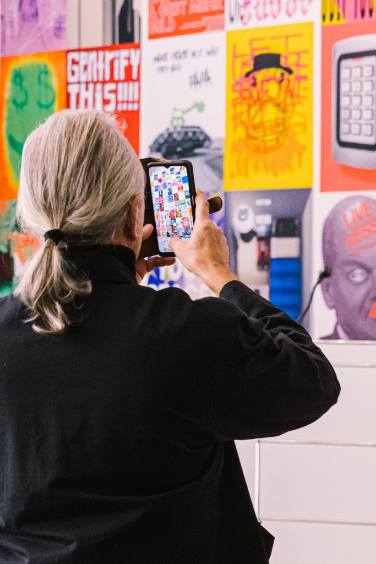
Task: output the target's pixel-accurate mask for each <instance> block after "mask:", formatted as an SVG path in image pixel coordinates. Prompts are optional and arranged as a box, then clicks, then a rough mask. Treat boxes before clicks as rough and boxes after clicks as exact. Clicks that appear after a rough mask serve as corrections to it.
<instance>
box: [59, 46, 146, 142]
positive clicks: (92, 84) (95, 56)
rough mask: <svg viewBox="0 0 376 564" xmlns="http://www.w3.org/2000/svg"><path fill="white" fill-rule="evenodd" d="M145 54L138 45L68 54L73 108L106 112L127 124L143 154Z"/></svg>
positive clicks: (128, 134) (69, 94) (127, 131)
mask: <svg viewBox="0 0 376 564" xmlns="http://www.w3.org/2000/svg"><path fill="white" fill-rule="evenodd" d="M140 67H141V51H140V46H139V44H137V43H131V44H124V45H111V46H108V47H95V48H89V49H77V50H75V51H68V53H67V104H68V107H69V108H72V109H75V110H78V109H95V110H101V111H102V110H103V111H105V112H109V113H111V114H114V115H115V116H116V117H117V118H118V119H119V120H120V121H121V122H122V123H124V124H125V126H126V127H125V130H124V134H125V136H126V137H127V138H128V139H129V141H130V142H131V143H132V145H133V147H134V149H135V150H136V151H137V153H138V152H139V125H140Z"/></svg>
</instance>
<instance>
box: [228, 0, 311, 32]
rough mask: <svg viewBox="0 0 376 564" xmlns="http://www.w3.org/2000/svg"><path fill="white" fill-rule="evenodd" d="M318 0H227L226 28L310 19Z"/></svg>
mask: <svg viewBox="0 0 376 564" xmlns="http://www.w3.org/2000/svg"><path fill="white" fill-rule="evenodd" d="M319 8H320V0H261V1H260V0H228V2H227V7H226V23H227V29H244V28H251V27H252V28H254V27H263V26H268V25H274V24H278V25H281V24H289V23H300V22H304V21H312V20H313V18H314V16H315V14H316V13H317V10H318V9H319Z"/></svg>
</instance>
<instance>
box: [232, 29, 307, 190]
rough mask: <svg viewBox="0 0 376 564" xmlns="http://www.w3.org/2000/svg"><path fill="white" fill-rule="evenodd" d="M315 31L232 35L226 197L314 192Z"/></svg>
mask: <svg viewBox="0 0 376 564" xmlns="http://www.w3.org/2000/svg"><path fill="white" fill-rule="evenodd" d="M312 49H313V24H311V23H305V24H294V25H285V26H274V27H268V28H258V29H247V30H241V31H232V32H229V33H228V39H227V89H226V90H227V93H226V144H225V172H224V185H225V190H249V189H258V190H259V189H273V188H275V189H278V188H310V187H311V185H312V165H313V163H312V153H313V102H312V86H313V84H312V81H313V78H312V77H313V60H312V59H313V55H312Z"/></svg>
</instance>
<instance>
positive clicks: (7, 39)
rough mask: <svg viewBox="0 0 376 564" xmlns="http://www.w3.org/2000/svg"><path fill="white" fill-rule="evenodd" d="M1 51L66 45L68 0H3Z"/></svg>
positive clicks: (18, 52)
mask: <svg viewBox="0 0 376 564" xmlns="http://www.w3.org/2000/svg"><path fill="white" fill-rule="evenodd" d="M0 6H1V14H0V15H1V55H2V56H7V55H21V54H27V53H38V52H42V51H58V50H60V49H65V48H66V14H67V0H1V2H0Z"/></svg>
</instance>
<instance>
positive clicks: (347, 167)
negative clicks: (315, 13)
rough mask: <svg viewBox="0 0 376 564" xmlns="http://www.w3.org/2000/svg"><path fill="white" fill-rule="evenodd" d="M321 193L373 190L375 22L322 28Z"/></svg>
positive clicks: (375, 160)
mask: <svg viewBox="0 0 376 564" xmlns="http://www.w3.org/2000/svg"><path fill="white" fill-rule="evenodd" d="M322 37H323V40H322V41H323V44H322V113H321V119H322V124H321V125H322V127H321V147H322V149H321V191H323V192H331V191H341V190H349V191H350V190H374V189H375V179H376V21H357V22H351V23H346V24H344V25H343V24H342V25H332V26H324V27H323V30H322Z"/></svg>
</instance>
